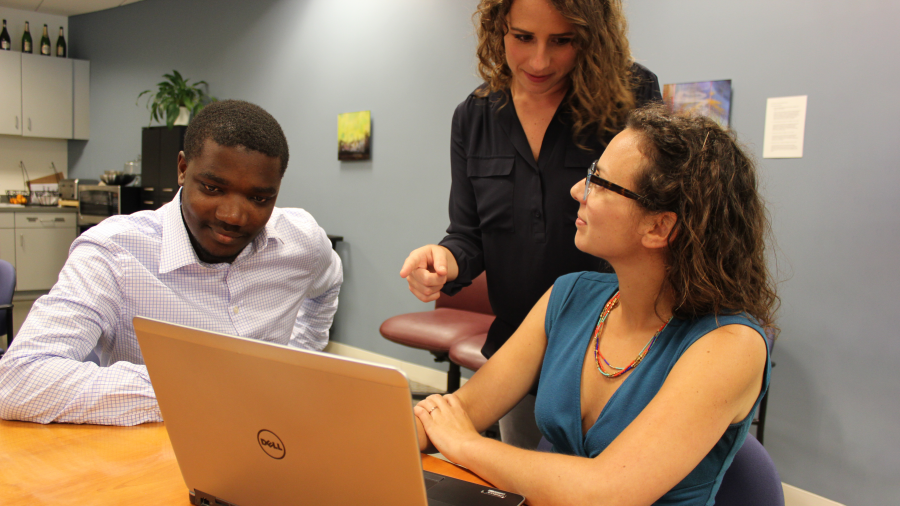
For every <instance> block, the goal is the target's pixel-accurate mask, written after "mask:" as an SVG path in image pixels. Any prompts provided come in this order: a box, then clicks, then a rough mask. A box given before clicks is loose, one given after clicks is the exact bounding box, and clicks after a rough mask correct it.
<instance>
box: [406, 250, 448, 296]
mask: <svg viewBox="0 0 900 506" xmlns="http://www.w3.org/2000/svg"><path fill="white" fill-rule="evenodd" d="M457 275H459V267H458V266H457V264H456V257H454V256H453V253H451V252H450V250H448V249H447V248H445V247H443V246H439V245H437V244H429V245H427V246H422V247H421V248H417V249H414V250H413V251H412V252H411V253H410V254H409V256H408V257H406V260H405V261H404V262H403V267H402V268H401V269H400V277H401V278H406V281H407V282H408V283H409V291H411V292H412V293H413V295H415V296H416V297H418V298H419V300H421V301H422V302H431V301H433V300H436V299H437V298H438V297H440V296H441V288H443V287H444V284H445V283H447V282H448V281H453V280H454V279H456V276H457Z"/></svg>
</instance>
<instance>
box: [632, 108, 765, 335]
mask: <svg viewBox="0 0 900 506" xmlns="http://www.w3.org/2000/svg"><path fill="white" fill-rule="evenodd" d="M626 128H628V129H631V130H634V131H635V132H637V133H638V134H639V139H640V140H639V141H638V146H639V148H638V149H640V151H641V153H642V154H643V155H644V156H645V157H646V158H647V160H648V161H649V163H648V164H647V167H646V168H645V169H644V170H642V171H641V173H640V175H639V176H638V177H637V180H636V188H637V190H636V191H637V193H639V194H641V195H643V196H644V197H646V199H647V201H648V202H647V203H646V204H644V207H645V208H647V210H649V211H650V212H662V211H671V212H673V213H675V215H676V216H677V217H678V218H677V221H676V224H675V227H674V228H673V230H672V232H671V234H670V236H669V247H668V259H667V273H666V280H667V281H668V285H669V286H670V287H671V288H672V290H673V291H674V294H675V309H674V314H675V316H676V317H679V318H693V317H697V316H702V315H707V314H737V313H741V312H743V313H747V314H749V315H751V316H753V317H754V318H755V319H756V320H757V321H758V322H759V323H760V325H762V326H764V327H767V328H771V329H772V330H773V331H774V330H777V328H776V327H775V325H774V314H775V311H776V310H777V308H778V304H779V298H778V295H777V294H776V292H775V283H774V280H773V279H772V277H771V276H770V273H769V269H768V266H767V263H766V258H765V257H766V255H765V253H766V243H767V240H771V225H770V223H769V219H768V216H767V214H766V208H765V204H764V203H763V201H762V198H761V197H760V195H759V193H758V192H757V178H756V168H755V166H754V163H753V160H752V159H751V158H750V157H749V156H748V155H747V154H746V153H745V152H744V151H743V149H741V146H740V145H738V143H737V140H736V138H735V136H734V134H733V133H732V132H731V131H726V130H724V129H722V128H721V127H720V126H719V125H718V124H717V123H716V122H714V121H713V120H711V119H709V118H706V117H703V116H688V115H682V114H676V113H672V112H671V111H669V110H668V109H667V108H666V107H665V106H664V105H661V104H651V105H648V106H645V107H642V108H640V109H635V110H634V111H632V112H631V113H630V114H629V116H628V120H627V123H626Z"/></svg>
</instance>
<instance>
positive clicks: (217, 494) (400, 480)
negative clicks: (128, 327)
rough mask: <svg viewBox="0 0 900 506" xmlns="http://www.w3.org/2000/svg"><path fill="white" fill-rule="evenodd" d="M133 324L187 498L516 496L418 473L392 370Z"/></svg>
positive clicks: (405, 401) (389, 501)
mask: <svg viewBox="0 0 900 506" xmlns="http://www.w3.org/2000/svg"><path fill="white" fill-rule="evenodd" d="M134 329H135V332H136V333H137V337H138V341H139V343H140V346H141V352H142V353H143V356H144V361H145V363H146V364H147V370H148V371H149V373H150V380H151V381H152V383H153V389H154V390H155V391H156V396H157V399H158V401H159V407H160V410H161V411H162V415H163V418H164V419H165V422H166V430H167V431H168V433H169V439H170V440H171V442H172V447H173V449H174V450H175V457H176V458H177V460H178V465H179V467H180V468H181V473H182V476H183V477H184V481H185V483H186V484H187V487H188V490H189V491H190V496H191V497H190V498H191V502H192V504H197V505H204V506H206V505H209V506H213V505H217V504H218V505H225V506H228V505H233V506H255V505H267V506H268V505H272V504H308V505H354V506H358V505H363V504H374V505H397V506H406V505H408V506H425V505H431V506H435V505H439V506H448V505H460V506H461V505H471V506H482V505H484V506H514V505H520V504H522V502H524V498H523V497H522V496H519V495H516V494H512V493H509V492H504V491H501V490H497V489H494V488H489V487H486V486H483V485H477V484H474V483H469V482H466V481H461V480H457V479H454V478H450V477H446V476H441V475H438V474H434V473H428V472H423V470H422V463H421V457H420V454H419V449H418V442H417V438H416V427H415V418H414V417H415V415H414V414H413V412H412V402H411V397H410V393H409V384H408V381H407V378H406V376H405V375H404V374H403V372H401V371H399V370H398V369H395V368H393V367H389V366H384V365H379V364H373V363H368V362H363V361H359V360H352V359H347V358H343V357H337V356H334V355H329V354H326V353H319V352H313V351H305V350H299V349H296V348H289V347H287V346H281V345H277V344H271V343H266V342H262V341H256V340H252V339H244V338H240V337H233V336H227V335H223V334H217V333H213V332H207V331H203V330H198V329H193V328H189V327H183V326H180V325H173V324H170V323H165V322H162V321H157V320H151V319H147V318H142V317H136V318H134Z"/></svg>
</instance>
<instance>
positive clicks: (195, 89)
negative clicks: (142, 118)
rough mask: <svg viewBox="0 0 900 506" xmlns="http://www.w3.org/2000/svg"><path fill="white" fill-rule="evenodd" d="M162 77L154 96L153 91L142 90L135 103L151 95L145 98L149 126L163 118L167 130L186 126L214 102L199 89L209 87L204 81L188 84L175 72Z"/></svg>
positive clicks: (214, 98)
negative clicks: (174, 126)
mask: <svg viewBox="0 0 900 506" xmlns="http://www.w3.org/2000/svg"><path fill="white" fill-rule="evenodd" d="M163 77H165V78H166V80H165V81H163V82H161V83H159V84H157V87H158V90H157V92H156V95H152V93H153V90H144V91H142V92H141V93H140V95H138V100H137V101H136V102H135V104H137V102H139V101H140V100H141V97H142V96H144V95H146V94H151V95H150V96H149V97H148V98H147V109H148V110H149V111H150V123H151V124H152V123H153V121H159V122H162V121H163V116H165V122H166V125H167V126H168V127H169V128H172V126H173V125H187V124H188V122H189V121H190V119H191V116H193V115H194V114H197V113H198V112H200V110H201V109H203V107H204V106H205V105H206V104H208V103H210V102H215V101H216V97H211V96H209V95H208V94H207V93H206V91H205V90H204V89H203V88H201V87H200V86H201V85H203V86H209V85H208V84H207V83H206V81H197V82H195V83H193V84H189V83H188V79H185V78H183V77H181V74H180V73H179V72H178V71H177V70H173V71H172V73H171V74H163Z"/></svg>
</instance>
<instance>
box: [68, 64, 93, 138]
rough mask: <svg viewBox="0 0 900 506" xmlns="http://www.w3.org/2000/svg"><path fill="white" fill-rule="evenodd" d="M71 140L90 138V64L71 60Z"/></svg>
mask: <svg viewBox="0 0 900 506" xmlns="http://www.w3.org/2000/svg"><path fill="white" fill-rule="evenodd" d="M72 101H73V102H74V104H73V107H72V116H73V117H72V119H73V123H74V124H73V126H72V138H73V139H80V140H84V141H86V140H88V138H89V137H90V136H91V62H89V61H87V60H72Z"/></svg>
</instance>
